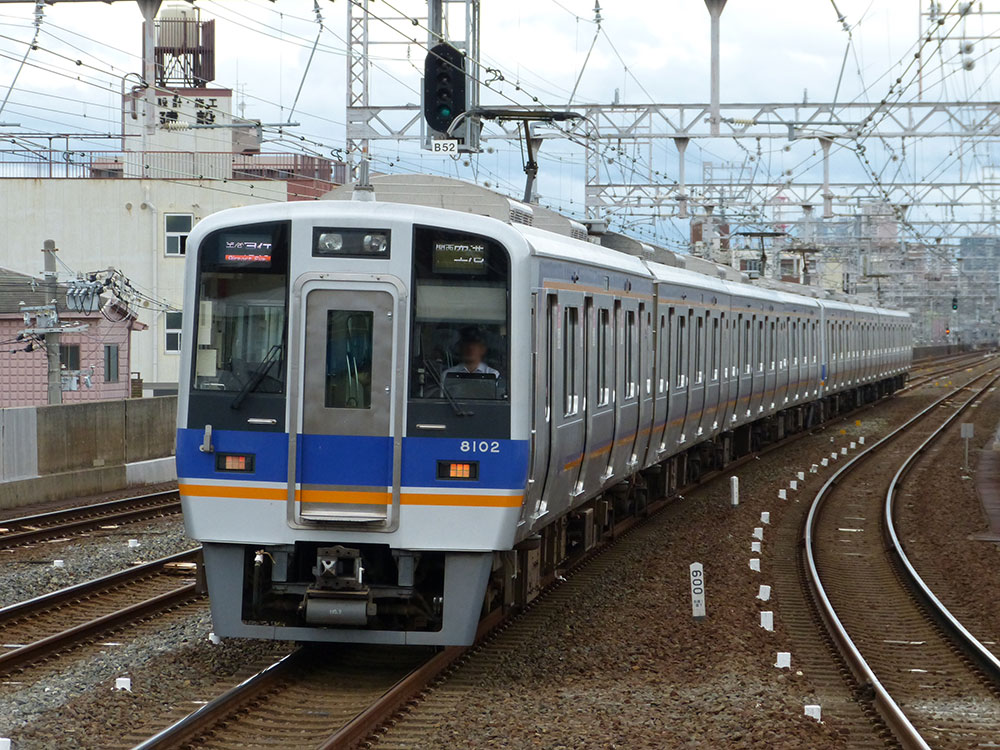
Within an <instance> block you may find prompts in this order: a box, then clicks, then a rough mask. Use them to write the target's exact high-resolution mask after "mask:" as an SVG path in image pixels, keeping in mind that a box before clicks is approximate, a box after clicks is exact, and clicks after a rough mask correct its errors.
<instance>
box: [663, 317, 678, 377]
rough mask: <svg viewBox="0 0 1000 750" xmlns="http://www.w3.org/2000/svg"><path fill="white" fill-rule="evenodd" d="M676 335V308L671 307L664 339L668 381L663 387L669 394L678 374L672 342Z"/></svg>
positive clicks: (664, 364)
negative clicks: (675, 369) (675, 368)
mask: <svg viewBox="0 0 1000 750" xmlns="http://www.w3.org/2000/svg"><path fill="white" fill-rule="evenodd" d="M675 335H676V332H675V329H674V308H672V307H671V308H670V310H669V311H668V312H667V333H666V336H665V337H664V339H663V351H664V355H663V356H664V363H663V372H664V374H666V378H664V380H666V383H664V385H663V387H664V388H665V389H666V391H667V392H668V393H669V392H670V384H671V383H672V382H675V378H676V377H677V373H675V372H674V369H673V368H674V359H673V356H674V349H673V343H672V342H673V338H674V336H675Z"/></svg>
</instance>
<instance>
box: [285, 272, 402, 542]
mask: <svg viewBox="0 0 1000 750" xmlns="http://www.w3.org/2000/svg"><path fill="white" fill-rule="evenodd" d="M301 295H302V297H301V303H300V304H301V306H300V308H299V309H301V310H303V311H304V317H303V318H302V319H301V325H300V328H299V331H298V335H299V341H298V345H299V351H300V355H299V357H298V360H297V361H299V362H301V371H300V372H299V373H295V378H296V380H295V381H293V382H296V383H297V385H298V386H299V392H298V397H297V399H296V401H294V402H293V403H294V404H295V407H296V408H297V412H298V414H297V419H296V427H297V434H296V433H293V435H295V439H294V440H293V441H292V445H293V446H294V448H293V460H294V463H295V468H296V471H295V473H294V474H293V475H292V476H293V477H294V479H292V480H290V481H294V483H295V485H294V488H292V489H294V494H291V493H290V496H292V497H294V515H295V520H296V521H298V522H337V523H364V524H368V525H374V526H377V527H386V528H394V527H395V524H396V523H397V522H398V517H399V486H400V465H401V449H402V425H401V419H402V404H401V397H402V390H403V388H402V385H401V382H402V381H401V380H400V377H399V372H398V370H399V368H400V366H401V365H400V360H399V358H398V354H397V352H399V351H402V342H400V341H399V338H400V331H399V329H400V323H401V321H402V320H403V319H404V312H403V311H402V310H401V309H400V307H399V298H400V296H401V295H400V294H399V291H398V289H397V288H396V287H395V285H393V284H390V283H387V282H384V281H356V282H349V281H338V282H337V283H335V284H334V283H331V282H328V281H313V282H306V284H305V285H304V286H303V288H302V290H301ZM394 343H395V345H394ZM293 361H295V360H293Z"/></svg>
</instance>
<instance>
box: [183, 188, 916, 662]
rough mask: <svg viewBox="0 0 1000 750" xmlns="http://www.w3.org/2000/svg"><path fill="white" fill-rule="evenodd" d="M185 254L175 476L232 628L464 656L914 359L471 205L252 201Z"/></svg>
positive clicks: (741, 286)
mask: <svg viewBox="0 0 1000 750" xmlns="http://www.w3.org/2000/svg"><path fill="white" fill-rule="evenodd" d="M187 247H188V265H187V275H186V280H185V299H186V303H185V309H184V329H183V342H184V355H183V364H182V372H183V375H182V377H181V382H180V394H179V414H178V426H179V429H178V435H177V470H178V476H179V484H180V492H181V496H182V499H183V506H184V515H185V521H186V524H187V529H188V533H189V534H190V535H191V536H192V537H193V538H195V539H197V540H199V541H200V542H202V544H203V545H204V560H205V570H206V575H207V582H208V588H209V593H210V596H211V602H212V614H213V619H214V628H215V630H216V632H218V633H219V634H220V635H223V636H244V637H252V638H269V639H289V640H303V641H346V642H367V643H406V644H467V643H470V642H471V640H472V639H473V636H474V633H475V631H476V627H477V623H478V622H479V619H480V616H481V614H482V613H483V611H484V610H485V611H492V610H496V609H498V608H504V607H510V606H517V605H518V604H523V603H524V602H527V601H529V600H530V599H531V598H533V596H534V595H535V594H536V593H537V591H538V590H539V588H540V587H541V586H543V585H544V584H545V582H546V581H547V580H550V579H551V578H552V577H553V576H555V575H556V574H557V570H558V569H559V567H560V566H562V565H565V564H566V563H567V562H568V561H571V560H572V559H573V558H574V556H576V555H579V554H580V553H582V552H583V551H584V550H586V549H588V548H590V547H591V546H592V545H593V544H594V543H595V542H597V541H599V540H600V539H601V537H602V535H603V534H606V533H608V532H609V530H610V529H611V528H612V527H613V525H614V524H615V523H616V522H617V521H620V520H621V519H622V518H623V517H624V516H627V515H630V514H635V513H640V512H642V510H643V508H644V507H645V504H646V503H647V499H648V498H656V497H662V496H665V495H668V494H670V493H671V492H672V491H674V490H675V489H676V488H677V487H680V486H682V485H684V484H685V483H686V482H688V481H690V480H692V479H694V478H696V477H698V476H699V475H700V474H702V473H704V472H706V471H709V470H712V469H716V468H720V467H722V466H724V465H725V464H726V463H728V462H730V461H731V460H733V459H734V458H735V457H737V456H739V455H743V454H746V453H748V452H750V451H753V450H755V449H756V448H758V447H759V446H760V445H762V444H764V443H765V442H768V441H772V440H775V439H778V438H781V437H783V436H785V435H787V434H791V433H793V432H795V431H798V430H803V429H806V428H808V427H809V426H810V425H815V424H817V423H819V422H821V421H823V420H824V419H827V418H829V417H830V416H832V415H833V414H836V413H837V412H839V411H844V410H847V409H849V408H853V407H855V406H857V405H859V404H861V403H864V402H867V401H872V400H875V399H877V398H880V397H882V396H885V395H888V394H890V393H892V392H893V391H894V390H895V389H896V388H898V387H899V386H900V385H902V383H903V382H904V381H905V378H906V373H907V370H908V368H909V365H910V361H911V336H910V322H909V318H908V316H907V315H906V314H903V313H899V312H894V311H890V310H884V309H875V308H871V307H861V306H857V305H852V304H847V303H845V302H838V301H832V300H823V299H816V298H813V297H810V296H800V295H796V294H790V293H786V292H783V291H774V290H768V289H764V288H761V287H759V286H753V285H750V284H746V283H738V282H734V281H732V280H726V279H723V278H719V277H718V276H715V277H713V276H710V275H706V274H702V273H696V272H693V271H690V270H685V269H683V268H676V267H671V266H668V265H662V264H658V263H654V262H651V261H649V260H646V259H643V258H640V257H636V256H634V255H629V254H626V253H622V252H617V251H615V250H612V249H609V248H607V247H602V246H600V245H597V244H594V243H592V242H588V241H585V240H581V239H575V238H572V237H569V236H563V235H560V234H557V233H553V232H549V231H544V230H542V229H538V228H535V227H531V226H522V225H518V224H515V223H509V222H505V221H500V220H497V219H495V218H489V217H486V216H479V215H474V214H471V213H466V212H459V211H452V210H445V209H438V208H428V207H422V206H414V205H404V204H400V203H393V202H366V201H317V202H310V203H292V204H280V205H267V206H253V207H247V208H238V209H232V210H228V211H223V212H220V213H217V214H214V215H212V216H210V217H208V218H206V219H205V220H204V221H202V222H201V223H200V224H198V226H197V227H196V228H195V230H194V231H193V232H192V233H191V235H190V237H189V239H188V246H187Z"/></svg>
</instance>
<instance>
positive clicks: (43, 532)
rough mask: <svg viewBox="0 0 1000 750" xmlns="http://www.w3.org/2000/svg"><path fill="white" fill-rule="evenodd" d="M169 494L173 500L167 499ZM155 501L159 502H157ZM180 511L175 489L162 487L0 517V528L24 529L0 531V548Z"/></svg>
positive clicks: (178, 497)
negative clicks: (71, 505)
mask: <svg viewBox="0 0 1000 750" xmlns="http://www.w3.org/2000/svg"><path fill="white" fill-rule="evenodd" d="M170 496H174V497H175V498H176V499H173V500H167V498H168V497H170ZM157 500H161V502H156V501H157ZM143 503H145V504H143ZM180 510H181V501H180V496H179V495H178V493H177V490H165V491H163V492H155V493H150V494H147V495H137V496H135V497H126V498H121V499H119V500H107V501H105V502H102V503H95V504H93V505H83V506H79V507H75V508H63V509H61V510H53V511H48V512H46V513H39V514H37V515H32V516H21V517H19V518H6V519H3V520H0V527H4V528H8V527H14V528H15V529H17V528H18V527H27V528H21V529H20V530H14V531H8V532H3V533H0V549H5V548H10V547H17V546H20V545H23V544H28V543H30V542H37V541H43V540H46V539H52V538H55V537H59V536H61V535H63V534H73V533H78V532H81V531H89V530H92V529H95V528H98V527H100V526H103V525H106V524H108V523H115V522H117V523H129V522H132V521H141V520H146V519H149V518H155V517H157V516H162V515H165V514H170V515H172V514H174V513H178V512H180ZM35 527H37V528H35Z"/></svg>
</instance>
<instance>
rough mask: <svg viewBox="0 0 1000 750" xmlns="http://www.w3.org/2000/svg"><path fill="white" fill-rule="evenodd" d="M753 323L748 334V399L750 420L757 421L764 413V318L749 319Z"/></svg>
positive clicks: (761, 316)
mask: <svg viewBox="0 0 1000 750" xmlns="http://www.w3.org/2000/svg"><path fill="white" fill-rule="evenodd" d="M751 322H752V323H753V326H752V330H751V332H750V336H751V339H752V341H751V343H750V364H751V367H752V370H753V388H752V389H751V393H752V396H751V399H750V418H751V419H757V417H758V416H760V414H761V412H763V411H764V391H765V390H766V389H765V386H764V381H765V373H764V367H765V364H766V363H765V362H764V316H763V315H754V316H752V318H751Z"/></svg>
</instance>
